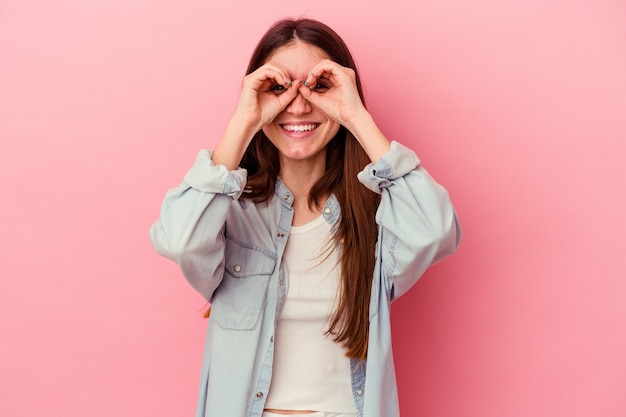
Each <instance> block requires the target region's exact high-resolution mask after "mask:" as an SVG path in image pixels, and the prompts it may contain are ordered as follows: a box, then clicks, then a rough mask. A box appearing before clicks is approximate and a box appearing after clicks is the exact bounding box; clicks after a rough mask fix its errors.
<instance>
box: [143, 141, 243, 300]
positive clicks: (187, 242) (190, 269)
mask: <svg viewBox="0 0 626 417" xmlns="http://www.w3.org/2000/svg"><path fill="white" fill-rule="evenodd" d="M245 183H246V171H245V170H244V169H237V170H233V171H229V170H227V169H226V167H224V166H223V165H215V164H214V163H213V161H212V160H211V153H210V152H208V151H205V150H203V151H200V153H199V154H198V157H197V158H196V162H195V164H194V165H193V167H192V168H191V169H190V170H189V171H188V172H187V174H186V175H185V178H184V181H183V182H182V183H181V184H180V185H179V186H178V187H176V188H174V189H171V190H170V191H168V192H167V194H166V196H165V199H164V200H163V203H162V205H161V214H160V217H159V219H158V220H157V221H156V222H155V223H154V224H153V225H152V227H151V228H150V239H151V240H152V244H153V245H154V247H155V248H156V250H157V252H159V254H161V255H163V256H165V257H167V258H169V259H171V260H173V261H175V262H176V263H178V264H179V266H180V268H181V270H182V272H183V274H184V275H185V277H186V278H187V280H188V281H189V283H190V284H191V285H192V286H193V287H194V288H195V289H196V290H197V291H198V292H200V294H202V295H203V296H204V297H205V298H206V299H207V300H210V298H211V296H212V295H213V291H215V288H217V286H218V285H219V283H220V282H221V279H222V276H223V269H224V268H223V263H224V233H223V227H224V223H225V219H226V213H227V212H228V210H229V207H230V205H231V204H232V201H233V199H237V198H239V196H240V195H241V193H242V191H243V188H244V186H245Z"/></svg>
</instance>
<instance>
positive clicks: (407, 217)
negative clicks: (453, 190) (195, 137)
mask: <svg viewBox="0 0 626 417" xmlns="http://www.w3.org/2000/svg"><path fill="white" fill-rule="evenodd" d="M358 178H359V180H360V181H361V183H362V184H363V185H364V186H366V187H367V188H369V189H371V190H373V191H375V192H377V193H380V194H381V202H380V205H379V207H378V210H377V212H376V222H377V224H378V243H377V245H376V264H375V270H374V276H373V285H372V293H371V300H370V311H369V315H370V327H369V345H368V353H367V360H366V361H364V362H358V361H356V360H351V370H352V392H353V397H354V402H355V405H356V409H357V411H358V415H359V417H398V416H399V407H398V395H397V387H396V377H395V370H394V364H393V356H392V351H391V328H390V306H391V301H392V300H393V299H395V298H397V297H399V296H401V295H402V294H404V293H405V292H406V291H407V290H408V289H409V288H410V287H411V286H412V285H413V284H414V283H415V282H416V281H417V280H418V278H419V277H420V276H421V275H422V274H423V273H424V271H425V270H426V268H428V267H429V266H430V265H432V264H434V263H435V262H437V261H439V260H441V259H443V258H444V257H446V256H448V255H450V254H452V253H453V252H454V251H455V250H456V248H457V246H458V244H459V241H460V238H461V230H460V228H459V224H458V220H457V217H456V214H455V211H454V208H453V206H452V204H451V202H450V199H449V197H448V193H447V192H446V190H445V189H444V188H443V187H441V186H440V185H439V184H437V183H436V182H435V181H434V180H433V179H432V177H431V176H430V175H429V174H428V173H427V172H426V170H425V169H424V168H422V167H421V165H420V160H419V159H418V157H417V155H415V153H414V152H413V151H411V150H410V149H408V148H406V147H404V146H402V145H400V144H399V143H397V142H392V144H391V149H390V150H389V152H387V153H386V154H385V155H384V156H383V157H382V158H381V159H380V160H379V161H378V162H376V164H370V165H368V166H367V167H365V169H364V170H363V171H362V172H361V173H359V175H358ZM246 179H247V173H246V171H245V170H243V169H238V170H234V171H228V170H227V169H226V168H225V167H224V166H218V165H215V164H213V162H212V161H211V152H209V151H205V150H203V151H201V152H200V153H199V155H198V158H197V160H196V163H195V164H194V165H193V167H192V168H191V169H190V170H189V172H188V173H187V174H186V176H185V178H184V181H183V182H182V184H180V185H179V186H178V187H177V188H175V189H172V190H170V191H169V192H168V193H167V195H166V197H165V200H164V202H163V205H162V207H161V215H160V218H159V220H157V221H156V222H155V223H154V225H153V226H152V228H151V229H150V237H151V239H152V243H153V244H154V246H155V248H156V249H157V251H158V252H159V253H160V254H161V255H163V256H166V257H168V258H170V259H172V260H174V261H175V262H177V263H178V264H179V265H180V268H181V270H182V272H183V274H184V275H185V277H186V278H187V280H188V281H189V283H190V284H191V285H192V286H193V287H194V288H195V289H196V290H197V291H199V292H200V293H201V294H202V295H203V296H204V297H205V298H206V299H207V300H208V301H210V302H211V306H212V307H211V316H210V319H209V323H208V330H207V335H206V342H205V350H204V358H203V364H202V372H201V383H200V395H199V401H198V408H197V413H196V417H260V416H261V414H262V412H263V408H264V404H265V398H266V397H267V392H268V389H269V387H270V380H271V377H272V360H273V353H274V349H273V344H274V329H275V326H276V321H277V318H278V314H279V312H280V309H281V306H282V304H283V303H284V301H285V296H286V289H287V285H288V276H287V273H286V271H285V268H284V265H283V262H282V259H283V253H284V249H285V244H286V243H287V239H288V238H289V231H290V228H291V222H292V216H293V209H292V207H291V205H292V203H293V195H292V194H291V192H290V191H289V189H287V187H286V186H285V185H284V184H283V183H282V182H280V181H278V182H277V185H276V192H275V196H274V198H272V199H270V201H269V202H268V203H267V204H254V203H252V202H250V201H249V200H246V199H243V198H239V197H240V196H241V193H242V192H243V188H244V186H245V183H246ZM340 209H341V208H340V207H339V204H338V202H337V200H336V199H335V197H334V196H331V197H330V198H329V200H328V202H327V203H326V205H325V206H324V208H323V210H322V213H323V216H324V218H325V219H326V220H327V221H328V222H329V223H330V224H331V225H334V224H335V223H336V222H337V221H338V220H339V218H340V216H341V210H340Z"/></svg>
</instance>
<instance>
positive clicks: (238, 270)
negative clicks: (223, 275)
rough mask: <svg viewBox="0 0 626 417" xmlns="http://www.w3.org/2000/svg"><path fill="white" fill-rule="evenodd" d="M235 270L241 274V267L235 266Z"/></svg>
mask: <svg viewBox="0 0 626 417" xmlns="http://www.w3.org/2000/svg"><path fill="white" fill-rule="evenodd" d="M233 269H234V270H235V272H241V265H235V268H233Z"/></svg>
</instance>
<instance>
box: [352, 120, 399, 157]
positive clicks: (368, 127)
mask: <svg viewBox="0 0 626 417" xmlns="http://www.w3.org/2000/svg"><path fill="white" fill-rule="evenodd" d="M345 127H346V129H348V130H349V131H350V132H352V134H353V135H354V137H355V138H356V139H357V140H358V141H359V143H360V144H361V147H363V149H364V150H365V153H367V156H369V158H370V160H371V161H372V162H373V163H375V162H377V161H378V160H379V159H380V157H382V156H383V155H384V154H385V153H387V151H389V147H390V146H391V143H390V142H389V140H388V139H387V138H386V137H385V135H384V134H383V133H382V132H381V131H380V129H379V128H378V126H377V125H376V122H375V121H374V118H373V117H372V115H371V114H370V113H369V112H368V111H367V110H366V109H363V111H361V112H360V113H359V114H358V115H357V116H355V117H353V118H352V119H351V120H350V122H348V123H346V125H345Z"/></svg>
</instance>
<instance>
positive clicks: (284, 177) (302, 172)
mask: <svg viewBox="0 0 626 417" xmlns="http://www.w3.org/2000/svg"><path fill="white" fill-rule="evenodd" d="M325 168H326V166H325V159H322V160H321V163H320V162H319V160H318V161H317V162H314V161H281V165H280V174H279V176H280V179H281V181H282V182H283V183H284V184H285V186H286V187H287V188H289V190H291V193H292V194H293V204H292V207H293V210H294V214H293V222H292V224H293V225H294V226H300V225H303V224H306V223H308V222H310V221H312V220H314V219H316V218H317V217H318V216H319V215H320V214H321V212H322V211H321V207H319V208H318V207H315V206H313V207H309V194H310V192H311V188H313V185H315V183H316V182H317V180H319V179H320V178H321V177H322V175H324V173H325ZM327 198H328V196H322V200H321V203H322V204H323V203H324V202H325V201H326V199H327Z"/></svg>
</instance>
